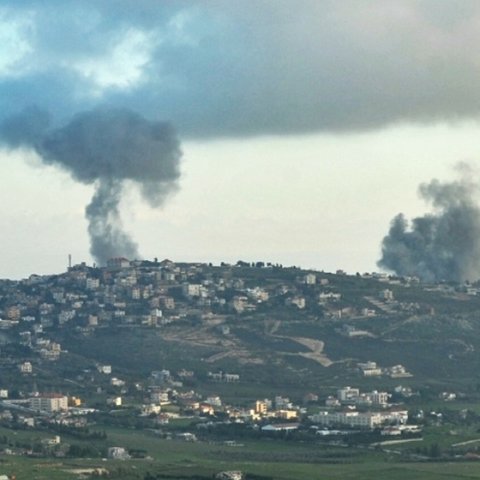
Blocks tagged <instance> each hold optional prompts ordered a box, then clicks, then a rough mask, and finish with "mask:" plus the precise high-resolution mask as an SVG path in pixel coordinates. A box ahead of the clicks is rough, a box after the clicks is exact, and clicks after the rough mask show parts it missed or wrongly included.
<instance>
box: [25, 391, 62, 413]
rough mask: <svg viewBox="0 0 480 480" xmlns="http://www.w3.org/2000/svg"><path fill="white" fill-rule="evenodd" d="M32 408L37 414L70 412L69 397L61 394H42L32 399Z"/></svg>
mask: <svg viewBox="0 0 480 480" xmlns="http://www.w3.org/2000/svg"><path fill="white" fill-rule="evenodd" d="M30 408H31V409H32V410H35V411H37V412H46V413H55V412H61V411H66V410H68V397H67V396H66V395H63V394H61V393H41V394H40V395H38V397H32V398H30Z"/></svg>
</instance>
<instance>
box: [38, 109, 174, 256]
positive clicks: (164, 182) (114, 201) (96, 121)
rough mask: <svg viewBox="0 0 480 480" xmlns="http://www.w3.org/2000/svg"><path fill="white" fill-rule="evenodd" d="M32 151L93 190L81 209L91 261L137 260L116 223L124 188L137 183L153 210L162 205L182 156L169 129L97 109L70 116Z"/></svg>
mask: <svg viewBox="0 0 480 480" xmlns="http://www.w3.org/2000/svg"><path fill="white" fill-rule="evenodd" d="M35 148H36V149H37V151H38V152H39V153H40V155H41V156H42V158H43V160H44V161H45V162H46V163H49V164H54V165H59V166H61V167H62V168H64V169H66V170H67V171H69V172H70V173H71V175H72V176H73V178H75V179H76V180H78V181H80V182H82V183H86V184H94V185H95V194H94V196H93V198H92V201H91V202H90V204H89V205H88V206H87V208H86V210H85V214H86V218H87V220H88V222H89V226H88V233H89V235H90V252H91V254H92V256H93V257H94V258H95V260H96V261H97V262H98V263H99V264H100V265H104V264H105V263H106V261H107V260H108V259H109V258H111V257H116V256H124V257H127V258H139V254H138V250H137V246H136V244H135V242H134V241H133V240H132V239H131V238H130V236H129V235H128V234H127V233H125V232H124V230H123V227H122V223H121V220H120V211H119V204H120V200H121V197H122V189H123V185H124V182H125V181H132V182H134V183H136V184H138V186H139V187H140V190H141V193H142V196H143V197H144V198H145V199H146V200H147V201H148V202H149V203H150V204H151V205H152V206H159V205H161V204H162V202H163V201H164V199H165V197H166V196H167V195H168V194H169V193H171V192H172V191H174V190H175V189H176V188H177V180H178V178H179V176H180V172H179V162H180V157H181V151H180V145H179V142H178V140H177V137H176V135H175V132H174V130H173V128H172V127H171V126H170V125H169V124H167V123H161V122H151V121H148V120H146V119H145V118H143V117H141V116H140V115H137V114H136V113H133V112H131V111H128V110H124V109H99V110H93V111H90V112H85V113H81V114H79V115H77V116H75V117H74V118H73V120H72V121H71V122H70V123H69V124H68V125H67V126H65V127H64V128H61V129H58V130H55V131H53V132H51V133H49V134H47V135H46V136H45V137H44V138H43V140H42V141H41V142H40V143H38V144H36V145H35Z"/></svg>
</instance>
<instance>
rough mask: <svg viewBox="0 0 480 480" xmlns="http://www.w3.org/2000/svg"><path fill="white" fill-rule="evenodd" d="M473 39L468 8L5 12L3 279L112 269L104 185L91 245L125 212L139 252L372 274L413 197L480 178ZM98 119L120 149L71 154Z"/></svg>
mask: <svg viewBox="0 0 480 480" xmlns="http://www.w3.org/2000/svg"><path fill="white" fill-rule="evenodd" d="M479 43H480V4H479V3H478V2H476V1H469V0H464V1H462V2H455V1H453V0H443V1H442V2H438V1H435V0H404V1H402V2H398V1H390V0H378V1H375V0H373V1H367V0H365V1H360V0H355V1H354V0H352V1H350V0H344V1H342V2H338V1H329V0H296V1H295V2H294V1H293V0H244V1H242V2H234V1H233V0H232V1H231V0H202V1H200V0H199V1H195V0H190V1H186V0H185V1H183V0H172V1H169V2H158V1H155V0H108V1H107V0H104V1H102V0H96V1H93V0H84V1H82V2H78V1H73V0H45V1H43V2H38V1H34V0H15V1H13V0H12V1H9V0H4V1H3V2H2V4H1V6H0V124H1V126H0V202H1V203H0V204H1V205H2V208H1V209H0V225H2V234H1V235H0V251H1V252H2V255H1V262H0V278H22V277H26V276H28V275H30V274H31V273H38V274H47V273H56V272H61V271H64V270H65V269H66V266H67V259H68V254H72V257H73V261H74V263H77V262H81V261H85V262H87V263H88V264H92V263H93V262H95V261H99V259H102V258H104V256H103V257H102V255H100V254H99V253H98V250H95V248H94V247H92V245H94V242H95V236H94V235H93V236H92V224H93V226H95V223H92V219H91V218H86V216H85V215H86V214H85V211H86V210H85V209H86V206H87V205H92V204H93V203H94V202H95V199H97V200H98V196H99V192H100V193H101V192H102V191H104V190H105V188H107V186H108V188H110V190H109V194H112V191H114V192H116V193H118V195H117V196H116V197H115V201H116V202H117V203H115V205H114V207H113V210H110V211H109V212H107V213H108V215H107V214H106V215H105V216H104V217H101V219H102V221H104V220H105V221H106V222H107V226H108V227H109V229H108V231H106V230H105V229H101V230H100V231H97V232H96V234H97V237H98V235H104V234H105V235H106V234H107V233H108V234H110V233H111V228H110V227H112V211H113V213H114V215H113V216H114V217H115V218H114V221H115V222H117V223H118V225H120V224H121V230H120V233H121V234H122V235H123V234H125V235H126V236H128V241H131V243H132V245H133V246H132V248H133V250H132V251H133V252H134V253H135V254H136V255H138V256H141V257H142V258H149V259H152V258H154V257H158V258H170V259H172V260H175V261H212V262H214V263H218V262H220V261H227V262H235V261H237V260H239V259H242V260H245V261H258V260H263V261H271V262H273V263H281V264H284V265H297V266H301V267H305V268H315V269H318V270H326V271H335V270H337V269H344V270H346V271H348V272H352V273H355V272H357V271H360V272H364V271H373V270H378V269H379V267H378V266H377V261H378V260H379V259H380V256H381V243H382V239H383V237H384V236H385V235H386V234H387V232H388V229H389V225H390V222H391V221H392V219H393V218H394V217H395V216H396V215H397V214H398V213H400V212H402V213H404V214H405V215H406V217H407V218H413V217H416V216H418V215H423V214H425V213H426V212H428V211H429V209H431V208H432V206H431V205H428V203H426V202H425V201H424V199H422V198H421V197H420V196H419V194H418V186H419V185H420V184H421V183H423V182H429V181H430V180H432V179H434V178H437V179H439V180H440V181H443V182H449V181H451V179H452V178H454V177H455V175H456V174H455V171H454V167H455V165H456V164H457V163H458V162H469V163H470V164H471V165H473V166H475V165H477V164H479V165H480V135H479V133H480V125H479V123H478V120H479V116H480V82H479V81H478V78H479V74H480V54H479V53H478V48H477V46H478V44H479ZM105 111H106V112H110V113H111V112H114V113H113V114H115V115H116V114H117V113H118V112H120V114H121V115H120V116H121V117H122V118H123V119H124V120H122V121H120V122H119V121H117V120H115V121H113V120H112V121H111V122H110V123H109V124H108V125H109V127H108V128H110V126H111V125H113V126H115V125H120V127H121V128H120V127H119V128H118V129H116V130H113V131H112V130H105V132H106V133H105V135H107V136H108V137H109V138H111V139H113V140H115V142H116V143H115V145H114V144H113V140H111V141H110V142H104V143H101V144H99V141H100V140H99V138H98V135H97V137H95V138H94V141H93V140H91V139H92V137H85V140H84V142H85V144H86V145H87V147H88V148H86V147H85V144H84V146H82V147H78V145H77V144H76V143H75V142H74V141H73V140H72V142H73V143H68V144H67V143H66V142H67V140H68V139H69V138H70V137H71V136H72V135H78V136H81V135H79V134H78V132H79V131H80V130H79V129H80V127H82V125H83V126H85V125H90V127H91V128H90V130H89V131H92V130H93V131H96V130H97V128H96V125H98V117H99V116H101V117H102V115H103V117H102V118H105V115H107V117H106V118H110V117H108V115H110V113H108V114H104V113H101V112H105ZM32 112H33V113H35V112H40V113H39V114H36V113H35V114H33V113H32ZM99 112H100V113H99ZM126 112H127V113H126ZM92 118H93V119H94V120H92V122H93V123H91V124H88V122H89V121H90V120H91V119H92ZM89 119H90V120H89ZM132 119H133V120H132ZM132 121H133V122H134V124H135V125H137V127H138V128H136V130H135V131H137V130H138V132H140V133H139V135H142V139H143V138H146V139H147V140H145V141H146V142H147V143H142V149H141V150H140V151H141V153H142V155H141V156H138V155H137V154H132V156H131V158H130V157H129V158H130V159H122V160H118V162H117V163H115V161H110V160H109V161H108V162H107V161H105V159H106V157H108V155H111V156H112V157H114V158H115V159H117V158H120V157H122V152H124V151H125V150H126V149H127V150H128V148H127V147H128V145H129V142H127V141H124V139H123V137H122V135H121V134H119V133H118V132H123V131H124V130H123V128H125V124H126V123H128V124H129V125H130V124H131V122H132ZM95 122H97V123H95ZM129 122H130V123H129ZM92 125H93V126H92ZM167 126H168V128H167ZM74 127H75V128H76V129H75V128H74ZM82 128H83V127H82ZM112 128H113V127H112ZM158 129H163V130H162V131H167V132H168V133H166V134H165V137H162V138H163V140H162V142H163V143H161V145H160V146H161V147H162V149H161V152H160V153H159V157H158V158H159V163H158V168H157V169H151V168H150V167H151V165H153V163H155V158H156V157H155V155H156V153H155V155H153V157H155V158H153V157H152V160H151V163H148V162H146V161H145V162H143V160H142V159H143V158H144V156H145V155H147V153H146V152H150V151H154V152H157V150H156V149H157V147H158V145H159V144H158V142H157V137H155V135H154V134H153V133H152V132H154V131H155V132H156V131H158ZM165 129H166V130H165ZM87 130H88V129H87ZM82 131H83V130H82ZM102 131H103V130H102ZM145 132H147V133H145ZM69 135H70V137H69ZM90 135H93V134H92V133H90ZM75 138H77V137H76V136H75ZM82 138H83V137H82ZM152 139H154V140H155V142H157V143H155V142H154V141H153V140H152ZM69 141H70V140H69ZM148 142H150V143H148ZM135 145H137V143H135ZM165 145H167V146H168V148H170V149H169V150H168V149H167V147H165ZM150 147H151V148H150ZM177 147H178V148H177ZM92 149H95V151H98V150H101V151H102V155H101V157H99V156H98V155H97V156H95V155H96V154H95V155H94V154H92ZM152 149H153V150H152ZM67 150H68V152H67V153H65V152H66V151H67ZM73 151H75V152H80V153H81V155H80V154H79V155H73V154H72V152H73ZM180 151H181V153H180ZM82 155H83V156H82ZM136 155H137V156H136ZM79 156H82V158H87V159H88V161H89V162H90V163H88V165H87V160H85V162H84V163H82V162H83V160H81V161H80V160H79V159H78V157H79ZM147 157H148V155H147ZM122 158H123V157H122ZM166 159H167V160H166ZM72 162H73V163H75V164H74V165H73V163H72ZM99 162H100V163H101V165H102V166H103V167H102V168H100V167H98V168H96V167H97V166H98V165H99ZM128 162H130V163H128ZM149 162H150V160H149ZM166 162H167V163H166ZM168 162H170V163H168ZM80 163H81V164H82V165H87V167H88V169H89V170H88V172H89V175H86V174H85V172H86V170H85V169H83V170H79V168H80V167H79V166H78V165H79V164H80ZM147 163H148V164H147ZM177 163H178V164H177ZM167 164H168V165H170V167H171V168H170V169H169V170H168V172H167V171H166V170H165V168H164V166H165V165H167ZM87 167H85V168H87ZM120 167H121V168H122V170H119V169H120ZM136 167H138V168H136ZM135 168H136V171H133V170H135ZM112 171H114V176H113V177H109V176H108V175H110V174H111V172H112ZM92 172H93V173H92ZM105 172H107V173H105ZM112 175H113V174H112ZM158 185H160V186H161V187H162V188H157V186H158ZM163 187H165V188H163ZM92 195H93V199H92ZM109 198H111V197H109ZM103 205H104V204H103ZM109 222H110V223H109ZM115 228H116V227H115ZM119 228H120V227H119ZM106 232H107V233H106ZM114 233H115V232H114ZM97 246H98V245H97ZM119 253H120V254H121V253H122V251H120V252H119Z"/></svg>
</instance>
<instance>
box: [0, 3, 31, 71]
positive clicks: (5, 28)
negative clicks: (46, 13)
mask: <svg viewBox="0 0 480 480" xmlns="http://www.w3.org/2000/svg"><path fill="white" fill-rule="evenodd" d="M32 31H33V15H31V14H28V13H27V14H25V13H23V14H22V15H21V16H17V17H15V16H12V14H11V13H10V12H9V11H8V10H6V9H3V10H0V77H2V76H14V75H17V74H18V73H19V70H21V67H20V64H21V62H22V60H23V59H24V58H25V57H26V56H27V55H28V54H29V53H31V52H32V46H31V44H30V41H29V36H30V34H31V33H32Z"/></svg>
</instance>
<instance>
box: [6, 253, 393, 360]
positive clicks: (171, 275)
mask: <svg viewBox="0 0 480 480" xmlns="http://www.w3.org/2000/svg"><path fill="white" fill-rule="evenodd" d="M245 265H248V264H245V262H239V263H238V264H237V265H234V266H232V265H226V264H222V265H221V266H219V267H213V266H212V265H207V264H185V263H178V264H177V263H173V262H171V261H169V260H164V261H162V262H158V261H156V260H155V261H129V260H127V259H125V258H114V259H111V260H110V261H109V262H108V265H107V266H106V267H102V268H98V267H90V266H87V265H86V264H84V263H82V264H79V265H75V266H73V267H70V268H69V269H68V271H67V272H66V273H64V274H60V275H49V276H39V275H31V276H30V277H29V278H27V279H24V280H20V281H9V280H4V281H0V329H2V328H3V329H7V330H8V329H17V330H18V331H19V333H21V335H22V342H24V343H25V344H28V345H32V346H34V347H36V348H38V349H39V351H41V353H42V356H44V357H45V358H47V359H52V360H55V359H58V356H59V352H61V349H60V347H58V346H56V345H54V344H53V343H52V344H48V343H46V342H45V341H44V340H42V342H43V343H38V337H39V336H41V334H42V333H43V331H44V330H45V329H47V330H48V329H49V328H51V327H60V328H62V327H70V326H75V327H78V328H82V329H85V331H93V330H95V329H96V328H100V327H102V326H106V325H109V324H112V323H114V324H128V325H132V326H135V325H137V326H161V325H165V324H168V323H171V322H174V321H176V320H178V319H181V318H184V317H185V316H187V315H189V314H192V313H197V314H198V313H199V312H200V313H201V314H202V315H208V314H212V313H214V314H215V313H221V314H231V315H239V314H245V313H252V312H255V311H257V310H258V309H259V308H260V307H265V306H266V307H268V306H269V305H276V306H278V305H283V306H285V307H287V308H293V309H295V310H308V309H310V310H311V309H313V310H315V311H316V312H317V313H318V312H324V314H325V315H327V316H334V317H335V316H337V317H342V316H347V317H348V316H355V315H356V316H362V315H363V316H373V315H375V314H376V312H377V310H378V309H376V308H375V307H374V306H373V305H371V308H360V309H358V308H354V307H353V306H351V305H348V302H349V301H348V299H345V298H344V297H343V294H342V292H340V291H338V289H337V288H336V287H335V286H334V285H332V284H331V281H330V280H329V279H328V278H327V275H325V274H322V273H318V272H315V273H313V272H302V271H301V270H298V275H296V276H295V277H293V278H292V276H291V275H285V276H281V275H277V274H278V272H281V269H280V268H279V267H274V266H264V265H263V264H262V270H263V271H264V272H265V278H268V276H269V274H268V272H276V273H275V275H273V273H272V277H274V276H276V278H277V280H276V281H269V282H265V281H264V279H261V280H255V279H256V278H261V277H258V276H254V275H252V276H251V277H249V276H248V275H246V274H245V268H240V267H241V266H245ZM251 268H252V271H253V270H256V269H257V267H251ZM240 271H241V272H242V274H239V273H238V272H240ZM377 299H378V300H379V301H380V300H381V301H382V302H389V303H391V304H392V302H393V293H392V292H391V291H390V290H387V289H382V288H381V285H380V286H379V292H378V295H377Z"/></svg>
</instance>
